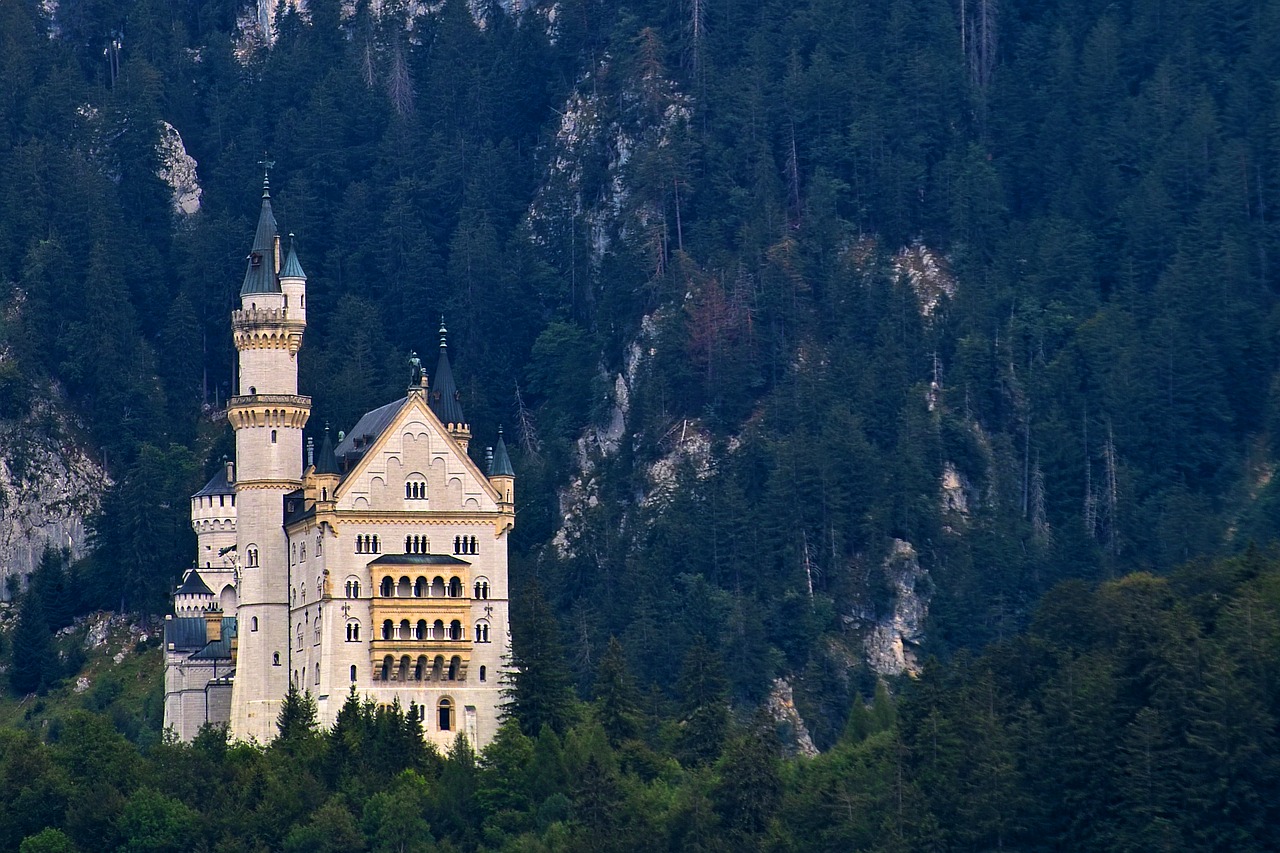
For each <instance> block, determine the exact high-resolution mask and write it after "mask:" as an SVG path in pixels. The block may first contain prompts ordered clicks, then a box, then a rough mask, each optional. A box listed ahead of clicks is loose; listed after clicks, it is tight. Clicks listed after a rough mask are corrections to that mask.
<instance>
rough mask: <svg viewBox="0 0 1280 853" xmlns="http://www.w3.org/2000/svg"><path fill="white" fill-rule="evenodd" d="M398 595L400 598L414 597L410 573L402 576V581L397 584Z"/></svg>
mask: <svg viewBox="0 0 1280 853" xmlns="http://www.w3.org/2000/svg"><path fill="white" fill-rule="evenodd" d="M396 596H397V597H399V598H411V597H413V584H412V583H410V582H409V576H408V575H401V576H400V582H399V583H398V584H396Z"/></svg>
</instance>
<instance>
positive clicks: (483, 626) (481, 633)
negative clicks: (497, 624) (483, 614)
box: [476, 622, 489, 643]
mask: <svg viewBox="0 0 1280 853" xmlns="http://www.w3.org/2000/svg"><path fill="white" fill-rule="evenodd" d="M476 642H477V643H487V642H489V623H488V622H477V623H476Z"/></svg>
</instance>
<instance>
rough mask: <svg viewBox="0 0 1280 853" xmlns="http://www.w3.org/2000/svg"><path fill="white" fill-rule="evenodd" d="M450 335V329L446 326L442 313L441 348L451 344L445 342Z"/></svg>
mask: <svg viewBox="0 0 1280 853" xmlns="http://www.w3.org/2000/svg"><path fill="white" fill-rule="evenodd" d="M448 335H449V330H448V329H446V328H445V327H444V315H443V314H441V315H440V349H444V348H445V347H447V346H449V345H448V344H447V343H445V338H446V337H448Z"/></svg>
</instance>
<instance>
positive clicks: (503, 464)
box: [489, 427, 516, 477]
mask: <svg viewBox="0 0 1280 853" xmlns="http://www.w3.org/2000/svg"><path fill="white" fill-rule="evenodd" d="M515 475H516V472H515V470H513V469H512V467H511V457H510V456H508V455H507V443H506V442H505V441H503V440H502V427H498V444H497V446H496V447H494V448H493V461H492V462H491V463H489V476H490V477H514V476H515Z"/></svg>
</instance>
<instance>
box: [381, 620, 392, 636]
mask: <svg viewBox="0 0 1280 853" xmlns="http://www.w3.org/2000/svg"><path fill="white" fill-rule="evenodd" d="M391 632H392V622H391V620H390V619H387V620H386V621H384V622H383V623H382V639H384V640H390V639H391Z"/></svg>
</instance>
